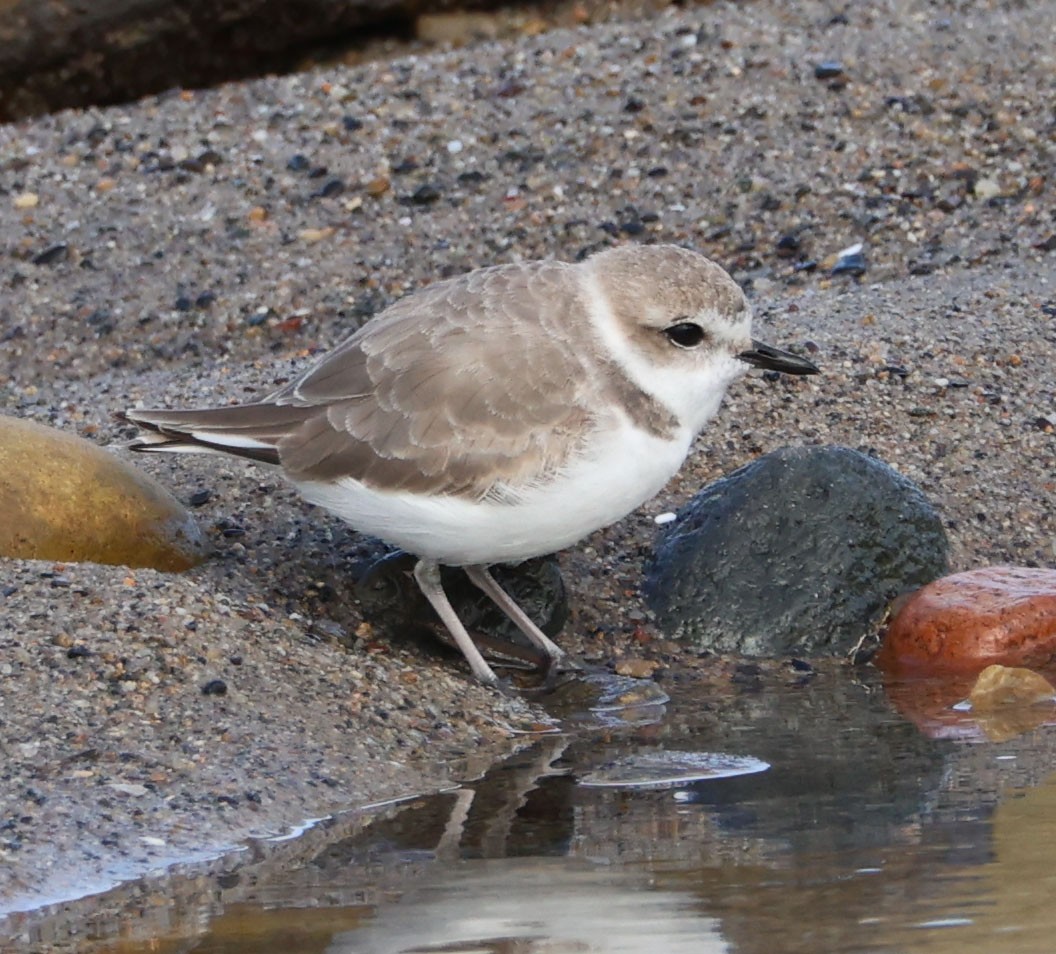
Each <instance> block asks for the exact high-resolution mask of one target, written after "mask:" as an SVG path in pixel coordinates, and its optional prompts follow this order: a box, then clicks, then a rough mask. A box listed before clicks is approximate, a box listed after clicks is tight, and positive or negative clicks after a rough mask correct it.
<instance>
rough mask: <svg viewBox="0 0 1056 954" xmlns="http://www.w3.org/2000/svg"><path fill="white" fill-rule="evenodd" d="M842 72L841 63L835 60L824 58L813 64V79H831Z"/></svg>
mask: <svg viewBox="0 0 1056 954" xmlns="http://www.w3.org/2000/svg"><path fill="white" fill-rule="evenodd" d="M842 74H843V64H842V63H840V62H839V61H837V60H824V61H823V62H821V63H817V64H815V66H814V78H815V79H820V80H823V79H833V78H834V77H836V76H841V75H842Z"/></svg>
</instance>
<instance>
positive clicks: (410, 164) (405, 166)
mask: <svg viewBox="0 0 1056 954" xmlns="http://www.w3.org/2000/svg"><path fill="white" fill-rule="evenodd" d="M417 168H418V163H417V162H415V161H414V160H413V159H401V160H400V161H399V162H398V163H396V165H394V166H393V167H392V174H393V175H394V176H404V175H406V174H407V173H408V172H414V171H415V169H417Z"/></svg>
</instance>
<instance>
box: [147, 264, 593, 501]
mask: <svg viewBox="0 0 1056 954" xmlns="http://www.w3.org/2000/svg"><path fill="white" fill-rule="evenodd" d="M581 309H582V304H581V302H580V300H579V297H578V292H577V286H576V283H575V282H574V280H573V277H572V275H571V274H570V273H569V267H568V266H567V265H562V264H559V263H533V264H532V265H524V266H504V267H499V268H492V269H484V270H481V271H478V272H474V273H471V274H470V275H466V276H462V277H461V278H458V279H454V280H451V281H446V282H441V283H439V284H438V285H435V286H432V287H430V288H427V289H425V290H424V291H422V292H419V293H417V294H415V295H412V296H410V297H408V298H405V299H403V300H401V301H399V302H397V303H396V304H395V305H393V306H391V307H390V308H389V309H387V310H386V311H385V312H383V313H382V314H380V315H379V316H377V317H376V318H375V319H374V320H373V321H371V322H369V323H368V324H367V325H365V326H364V327H363V328H361V329H360V330H359V331H357V332H356V333H355V334H354V335H352V336H351V337H350V338H348V339H346V340H345V341H344V342H343V343H341V344H340V345H338V347H337V348H335V349H334V350H333V351H331V352H330V353H329V354H328V355H327V356H326V357H324V358H323V359H322V361H320V362H319V364H317V365H315V366H314V367H312V368H311V369H310V370H309V371H307V372H306V373H305V374H304V375H302V376H301V377H300V378H298V379H296V380H294V381H293V382H291V383H290V384H288V385H286V386H284V387H283V388H282V389H280V390H279V391H276V392H275V393H273V394H271V395H269V396H268V397H267V398H266V399H264V401H262V402H260V403H257V404H251V405H242V406H232V407H226V408H215V409H207V410H201V411H139V410H137V411H132V412H129V413H128V417H129V419H131V420H133V421H135V422H136V423H138V424H140V425H142V426H144V427H147V428H149V429H151V431H153V433H151V434H147V435H146V436H145V438H144V440H143V444H142V447H141V449H146V450H150V449H158V450H164V449H168V450H178V449H182V447H181V445H185V446H186V447H187V448H188V449H189V448H191V447H193V446H198V447H202V446H204V447H208V448H211V449H214V450H219V451H222V452H227V453H235V454H240V455H242V456H247V457H254V458H256V459H259V460H266V461H269V462H271V463H281V464H282V466H283V468H284V469H285V470H286V472H287V473H288V474H289V476H290V477H292V478H293V479H294V480H324V481H328V480H334V479H338V478H341V477H346V476H347V477H353V478H355V479H356V480H359V481H362V482H363V483H365V484H367V485H369V486H373V487H377V488H385V489H390V490H406V491H413V492H417V493H433V494H451V495H458V496H467V497H472V498H481V497H485V496H487V495H489V494H495V493H496V491H497V489H498V490H499V491H500V493H499V495H500V496H502V494H503V493H504V492H505V491H508V490H509V489H510V488H518V487H526V486H530V485H532V484H533V483H535V482H537V481H543V480H546V479H547V478H548V477H549V476H552V475H553V474H554V473H556V472H558V471H559V470H560V469H561V468H562V467H563V466H564V465H565V464H566V463H567V461H568V459H569V457H570V456H571V455H572V454H574V453H576V451H577V450H578V449H579V442H580V439H581V438H582V436H583V435H584V434H585V432H587V431H588V430H589V428H590V424H591V421H592V419H593V417H594V409H593V408H592V407H591V405H590V402H589V399H588V396H587V395H588V391H589V384H588V378H590V376H591V374H592V368H591V367H590V364H589V362H586V361H584V360H583V359H582V356H581V348H580V347H579V345H580V344H582V343H581V342H578V341H577V340H576V337H577V336H578V335H582V334H584V333H586V332H585V329H584V321H583V317H582V311H581ZM155 444H156V445H165V446H156V447H155V446H152V445H155Z"/></svg>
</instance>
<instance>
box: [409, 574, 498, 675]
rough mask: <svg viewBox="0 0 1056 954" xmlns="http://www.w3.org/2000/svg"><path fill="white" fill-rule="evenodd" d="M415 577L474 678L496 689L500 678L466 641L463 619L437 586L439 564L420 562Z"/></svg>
mask: <svg viewBox="0 0 1056 954" xmlns="http://www.w3.org/2000/svg"><path fill="white" fill-rule="evenodd" d="M414 578H415V579H416V580H417V581H418V586H419V588H420V589H421V591H422V593H423V594H424V595H425V598H426V599H427V600H429V602H430V603H431V604H432V606H433V609H434V610H436V612H437V615H438V616H439V617H440V619H441V620H442V621H443V623H444V625H445V626H446V627H447V629H448V632H449V633H451V636H452V638H453V639H454V640H455V644H456V645H457V646H458V648H459V649H461V650H462V655H463V656H465V657H466V662H468V663H469V668H470V669H472V670H473V675H474V676H476V677H477V679H479V680H480V681H481V682H483V683H484V684H485V685H488V686H498V685H499V677H498V676H496V675H495V671H494V670H493V669H492V668H491V666H489V665H488V664H487V662H486V661H485V659H484V657H483V656H482V655H481V654H480V650H479V649H477V646H476V644H475V643H474V642H473V640H472V639H470V638H469V633H467V632H466V627H465V626H463V625H462V620H460V619H459V618H458V615H457V614H456V613H455V611H454V609H453V608H452V606H451V603H450V601H449V600H448V598H447V594H446V593H445V592H444V588H443V586H441V585H440V567H439V565H438V564H436V563H435V562H433V561H432V560H419V561H418V563H417V565H416V566H415V568H414Z"/></svg>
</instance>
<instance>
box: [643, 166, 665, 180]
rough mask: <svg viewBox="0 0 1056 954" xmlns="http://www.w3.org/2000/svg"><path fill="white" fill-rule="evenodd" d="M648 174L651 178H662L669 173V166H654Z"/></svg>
mask: <svg viewBox="0 0 1056 954" xmlns="http://www.w3.org/2000/svg"><path fill="white" fill-rule="evenodd" d="M646 175H647V176H648V177H649V178H650V179H661V178H663V177H664V176H666V175H667V166H653V168H652V169H650V170H649V171H648V172H647V173H646Z"/></svg>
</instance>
